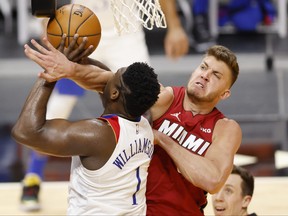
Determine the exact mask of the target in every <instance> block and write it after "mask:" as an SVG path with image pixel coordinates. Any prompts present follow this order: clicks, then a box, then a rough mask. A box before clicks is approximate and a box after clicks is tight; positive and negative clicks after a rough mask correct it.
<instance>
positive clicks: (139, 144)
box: [113, 138, 154, 169]
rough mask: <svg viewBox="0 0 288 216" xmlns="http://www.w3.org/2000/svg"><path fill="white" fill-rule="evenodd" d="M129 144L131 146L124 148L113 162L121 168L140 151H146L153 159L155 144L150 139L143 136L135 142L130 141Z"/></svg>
mask: <svg viewBox="0 0 288 216" xmlns="http://www.w3.org/2000/svg"><path fill="white" fill-rule="evenodd" d="M129 146H130V148H129V149H123V151H122V152H121V153H120V154H119V155H118V156H117V157H116V159H115V160H114V162H113V164H114V165H115V166H117V167H118V168H119V169H122V168H123V167H124V166H125V164H126V163H127V162H128V161H129V160H130V159H131V158H132V157H134V156H135V155H137V154H139V153H144V154H146V155H147V156H148V157H149V158H150V159H151V157H152V154H153V151H154V145H153V143H152V142H151V140H150V139H148V138H142V139H138V140H134V142H132V143H130V145H129ZM126 150H127V151H126Z"/></svg>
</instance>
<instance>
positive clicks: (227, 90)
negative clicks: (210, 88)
mask: <svg viewBox="0 0 288 216" xmlns="http://www.w3.org/2000/svg"><path fill="white" fill-rule="evenodd" d="M230 95H231V91H230V89H226V90H225V91H224V92H223V93H222V94H221V99H222V100H225V99H227V98H228V97H230Z"/></svg>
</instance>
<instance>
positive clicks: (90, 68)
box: [24, 38, 113, 92]
mask: <svg viewBox="0 0 288 216" xmlns="http://www.w3.org/2000/svg"><path fill="white" fill-rule="evenodd" d="M31 43H32V45H33V46H34V47H35V48H36V50H34V49H32V48H31V47H30V46H29V45H27V44H25V46H24V48H25V50H24V52H25V54H26V56H27V57H28V58H30V59H31V60H32V61H34V62H35V63H37V64H38V65H39V66H41V67H42V68H43V69H44V72H41V73H39V77H40V78H43V79H45V80H46V81H48V82H55V81H57V80H59V79H61V78H68V79H72V80H74V81H75V82H76V83H77V84H78V85H80V86H82V87H83V88H85V89H89V90H93V91H98V92H102V91H103V88H104V86H105V85H106V83H107V81H108V80H109V79H110V78H111V77H112V76H113V72H111V71H108V70H105V69H102V68H100V67H99V66H101V65H100V64H98V65H97V66H95V65H91V64H89V65H82V64H78V63H75V62H72V61H70V60H69V59H68V58H67V57H66V56H65V55H64V54H63V53H62V52H60V51H59V50H57V49H55V48H54V47H53V46H52V44H51V43H49V41H48V40H47V38H43V43H44V45H45V47H44V46H42V45H40V44H39V43H37V41H35V40H33V39H32V40H31ZM98 63H99V62H98ZM95 64H96V63H95ZM106 69H107V68H106Z"/></svg>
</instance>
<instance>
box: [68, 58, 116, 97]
mask: <svg viewBox="0 0 288 216" xmlns="http://www.w3.org/2000/svg"><path fill="white" fill-rule="evenodd" d="M112 76H113V72H111V71H107V70H104V69H102V68H100V67H97V66H95V65H91V64H87V65H83V64H77V63H75V64H74V66H73V73H71V74H70V76H69V77H67V78H69V79H72V80H73V81H75V82H76V83H77V84H78V85H80V86H81V87H83V88H85V89H88V90H92V91H97V92H102V91H103V89H104V87H105V85H106V83H107V82H108V80H109V79H110V78H111V77H112Z"/></svg>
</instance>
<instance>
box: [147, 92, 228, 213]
mask: <svg viewBox="0 0 288 216" xmlns="http://www.w3.org/2000/svg"><path fill="white" fill-rule="evenodd" d="M185 91H186V89H185V88H184V87H173V92H174V100H173V102H172V104H171V106H170V107H169V109H168V110H167V111H166V113H165V114H163V116H161V117H160V118H159V119H157V120H155V121H154V122H153V128H154V129H157V130H158V131H160V132H162V133H164V134H166V135H168V136H169V137H171V138H172V139H173V140H174V141H176V142H177V143H178V144H179V145H181V146H182V147H183V148H186V149H187V150H188V151H190V152H191V153H193V154H198V155H200V156H204V155H205V153H206V151H207V149H208V148H209V147H210V145H211V143H212V134H213V129H214V127H215V124H216V122H217V121H218V120H219V119H222V118H224V117H225V116H224V115H223V114H222V113H221V112H220V111H219V110H218V109H217V108H214V109H213V110H212V111H211V112H210V113H209V114H205V115H202V114H197V115H195V116H194V115H193V114H192V112H190V111H185V110H184V108H183V100H184V95H185ZM206 194H207V193H206V192H205V191H203V190H202V189H200V188H198V187H196V186H194V185H193V184H192V183H190V182H189V181H187V180H186V179H185V178H184V177H183V176H182V175H181V173H179V171H178V169H177V167H176V165H175V164H174V162H173V161H172V159H171V158H170V157H169V155H168V154H167V153H166V152H165V151H164V150H163V149H162V148H161V147H159V146H158V145H156V146H155V147H154V153H153V157H152V160H151V163H150V166H149V169H148V181H147V191H146V199H147V215H149V216H150V215H193V216H197V215H203V208H204V207H205V206H206V204H207V199H206Z"/></svg>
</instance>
